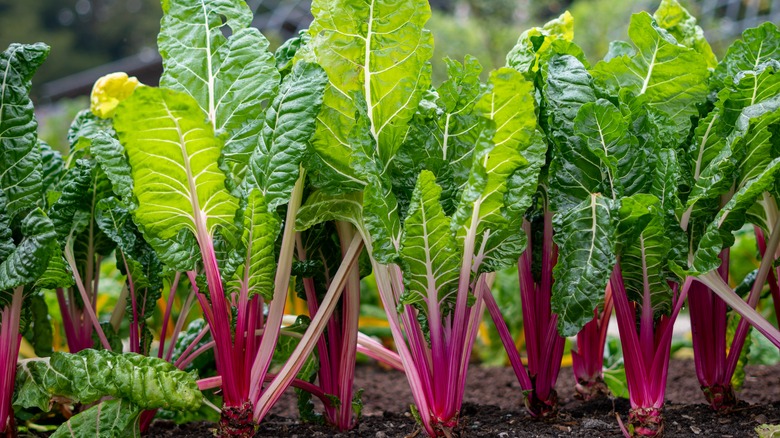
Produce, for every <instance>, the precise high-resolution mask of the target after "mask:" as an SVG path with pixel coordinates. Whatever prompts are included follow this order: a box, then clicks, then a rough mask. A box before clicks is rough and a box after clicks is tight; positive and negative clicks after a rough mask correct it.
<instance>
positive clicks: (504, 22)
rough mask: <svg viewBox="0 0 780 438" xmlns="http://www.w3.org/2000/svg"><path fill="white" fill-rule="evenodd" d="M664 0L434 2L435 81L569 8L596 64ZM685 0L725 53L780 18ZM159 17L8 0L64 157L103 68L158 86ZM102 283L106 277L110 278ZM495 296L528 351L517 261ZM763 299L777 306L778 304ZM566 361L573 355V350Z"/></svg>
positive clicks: (496, 351)
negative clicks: (42, 45) (40, 57)
mask: <svg viewBox="0 0 780 438" xmlns="http://www.w3.org/2000/svg"><path fill="white" fill-rule="evenodd" d="M246 1H247V4H248V5H249V7H250V8H251V9H252V11H254V13H255V21H254V23H253V24H254V25H255V26H256V27H258V28H259V29H260V30H261V31H262V32H263V33H264V34H265V35H266V36H267V37H268V39H269V40H270V41H271V46H272V47H271V48H272V49H275V48H276V47H277V46H278V45H279V44H281V42H282V41H284V40H285V39H287V38H289V37H291V36H293V35H295V34H296V33H297V32H298V30H300V29H304V28H306V27H307V26H308V24H309V22H310V20H311V15H310V12H309V7H310V0H246ZM659 2H660V0H431V6H432V9H433V14H432V17H431V19H430V21H429V23H428V28H429V29H431V31H432V32H433V34H434V38H435V52H434V59H433V61H434V62H433V74H434V79H433V81H434V84H438V83H440V82H441V81H442V80H444V78H445V73H446V72H445V64H444V63H443V62H440V61H441V59H442V58H444V57H450V58H453V59H456V60H463V58H464V56H465V55H467V54H472V55H475V56H477V58H478V59H479V61H480V62H481V63H482V65H483V74H484V75H485V76H486V75H487V72H489V71H490V70H492V69H494V68H497V67H500V66H503V65H504V63H505V55H506V53H507V52H508V51H509V50H510V49H511V48H512V47H513V46H514V44H515V42H516V41H517V38H518V37H519V35H520V34H521V33H522V32H523V31H524V30H526V29H528V28H530V27H533V26H541V25H542V24H544V23H545V22H546V21H548V20H550V19H552V18H555V17H557V16H558V15H560V14H561V13H563V12H564V11H566V10H569V11H570V12H571V14H572V15H573V16H574V20H575V42H576V43H577V44H579V45H580V46H581V47H582V48H583V50H584V52H585V53H586V54H587V56H588V57H589V60H590V61H591V63H595V62H597V61H598V60H599V59H601V58H602V57H603V56H604V54H605V53H606V52H607V48H608V44H609V42H610V41H613V40H618V39H622V40H625V39H627V35H626V29H627V26H628V22H629V18H630V16H631V14H633V13H635V12H638V11H641V10H648V11H652V10H654V9H655V8H656V7H657V6H658V3H659ZM683 3H684V4H685V6H686V7H687V8H688V9H689V10H690V11H691V12H692V13H693V14H694V15H695V16H697V17H700V24H701V25H702V27H703V28H704V30H705V35H706V36H707V38H708V40H709V41H710V42H711V44H712V46H713V49H714V51H715V53H716V55H718V56H719V57H720V56H722V55H723V53H724V50H725V47H727V46H728V45H729V44H730V43H731V41H733V39H735V38H736V37H737V36H738V35H739V34H740V33H741V31H742V30H743V29H744V28H747V27H751V26H755V25H757V24H758V23H760V22H762V21H773V22H778V21H780V0H687V1H685V0H683ZM161 15H162V12H161V8H160V2H159V0H0V46H2V47H3V48H5V47H6V46H8V44H10V43H11V42H21V43H31V42H35V41H44V42H46V43H47V44H49V45H50V46H51V47H52V50H51V55H50V57H49V59H48V60H47V61H46V63H45V64H44V65H43V67H42V68H41V69H40V70H39V73H38V74H37V76H36V78H35V79H34V81H35V85H34V87H33V93H34V97H35V99H36V101H37V102H36V103H37V105H36V109H37V110H38V112H39V120H40V130H39V132H40V136H41V137H42V138H43V139H44V140H46V141H47V142H48V143H49V144H51V145H53V146H54V147H55V148H57V149H59V150H60V151H61V152H63V154H66V155H67V153H68V150H67V148H68V146H67V141H66V134H67V131H68V127H69V125H70V122H71V120H73V117H74V116H75V114H76V113H77V112H78V111H79V110H81V109H84V108H87V107H88V105H89V102H88V100H87V97H86V95H87V94H88V93H89V88H90V87H91V84H92V83H93V82H94V81H95V80H96V79H97V78H98V77H100V76H102V75H103V74H106V73H108V72H110V71H115V70H126V71H129V72H130V73H131V74H133V73H134V70H133V69H135V68H138V69H139V71H141V70H142V69H144V70H143V72H144V74H146V75H147V76H146V77H145V78H144V79H142V80H143V81H144V82H146V83H147V84H151V85H154V84H156V78H155V76H154V75H155V74H157V75H159V71H161V67H160V66H159V62H160V61H159V59H160V58H159V56H158V55H157V51H156V35H157V32H158V30H159V20H160V16H161ZM155 69H157V70H155ZM155 72H156V73H155ZM139 77H141V76H140V75H139ZM732 251H733V253H732V260H741V261H743V262H742V264H736V263H732V266H731V270H732V272H731V278H730V280H731V282H732V283H738V282H740V281H741V279H742V278H743V277H744V276H745V275H746V274H747V273H748V272H750V271H752V270H753V269H755V268H756V266H757V265H758V263H757V257H756V256H757V251H756V246H755V237H754V236H753V233H752V230H750V229H745V230H743V231H742V232H740V233H739V236H738V243H737V245H736V246H735V248H734V249H733V250H732ZM102 271H103V277H104V278H106V280H105V281H106V282H107V284H110V285H111V287H108V288H106V289H104V290H107V291H108V293H107V294H106V296H105V297H104V298H102V301H101V302H100V303H99V306H100V309H99V310H101V311H102V312H101V314H102V315H103V316H104V317H105V316H107V315H110V314H111V313H112V310H113V309H114V307H115V306H117V305H123V304H121V303H117V297H118V295H119V293H120V291H121V288H122V284H123V282H124V278H123V277H122V276H121V275H120V274H119V273H118V271H117V270H116V267H115V264H114V262H113V260H105V261H104V263H103V270H102ZM103 281H104V280H102V279H101V284H103ZM373 285H374V283H373V281H371V279H370V278H367V279H364V281H363V290H364V293H363V296H362V300H363V301H362V304H361V330H363V331H364V332H366V333H367V334H369V335H374V336H378V337H380V338H382V339H383V340H384V341H385V342H386V343H388V344H389V343H391V337H390V336H389V330H388V328H387V322H386V320H385V317H384V311H383V310H382V308H381V305H380V303H379V300H378V298H377V295H376V293H375V291H374V287H375V286H373ZM733 285H734V284H733ZM493 293H494V295H495V297H496V299H497V301H498V303H499V305H500V306H501V307H502V309H503V311H504V314H505V316H506V318H507V324H508V326H509V327H510V329H511V330H512V333H513V335H514V336H515V338H516V340H517V346H518V348H521V349H522V339H523V337H522V312H521V309H520V302H519V301H520V300H519V286H518V280H517V270H516V269H508V270H505V271H502V272H500V273H499V274H498V277H497V280H496V284H495V286H494V288H493ZM52 297H53V295H49V296H47V301H51V302H50V303H49V308H50V309H51V310H52V318H53V322H54V327H55V333H54V336H55V347H59V348H64V347H63V346H64V342H63V340H62V335H61V333H60V330H59V325H60V324H59V323H58V318H59V316H58V313H57V311H56V309H57V306H56V303H55V301H56V300H54V299H53V298H52ZM50 298H51V299H50ZM177 299H179V297H178V296H177ZM762 307H765V309H769V308H770V307H771V304H770V305H766V306H762ZM177 308H178V307H177ZM288 310H289V311H290V312H295V313H299V312H300V313H305V312H304V310H305V306H304V305H303V304H302V303H301V302H296V298H295V297H294V294H293V295H291V298H290V302H289V305H288ZM193 313H197V312H193ZM193 316H194V317H197V315H193ZM155 320H159V318H155ZM158 329H159V328H158ZM158 333H159V331H158ZM758 338H761V337H758ZM497 339H498V338H497V335H496V332H495V327H494V326H493V324H492V322H490V320H489V318H486V322H485V323H484V324H483V326H482V327H481V329H480V336H479V338H478V342H477V347H476V349H475V359H478V360H480V361H482V362H483V363H487V364H492V365H503V364H506V360H507V359H506V354H505V353H504V352H503V347H502V345H501V343H500V342H498V341H497ZM761 339H762V338H761ZM765 344H766V343H765V342H763V341H762V340H756V341H755V342H754V343H753V345H754V346H753V347H752V349H751V353H750V354H751V359H752V360H753V361H754V362H773V361H777V360H780V356H777V352H776V350H774V349H772V348H769V347H767V346H766V345H765ZM677 345H678V346H679V349H680V351H681V352H683V353H685V352H686V351H687V352H690V340H689V339H681V340H679V341H678V344H677ZM568 348H569V345H567V349H568ZM773 352H774V353H773ZM619 353H620V352H619V344H618V343H617V341H616V340H612V341H611V342H610V346H609V348H608V349H607V353H606V356H607V361H606V366H607V368H608V369H609V370H610V373H609V376H610V379H611V382H610V386H611V387H613V386H614V388H613V390H614V391H615V392H616V393H619V392H620V390H619V389H616V388H619V387H620V386H621V382H624V378H623V379H622V380H621V378H620V376H621V373H622V363H621V362H620V360H619V357H620V354H619ZM689 354H690V353H688V355H689ZM683 355H685V354H683ZM762 359H763V360H762ZM565 360H566V361H569V360H570V359H569V355H568V354H567V355H566V356H565ZM622 384H623V385H624V383H622Z"/></svg>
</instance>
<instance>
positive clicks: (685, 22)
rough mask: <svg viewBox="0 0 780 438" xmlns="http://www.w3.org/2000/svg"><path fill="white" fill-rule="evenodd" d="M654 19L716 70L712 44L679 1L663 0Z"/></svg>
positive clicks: (716, 62) (709, 66) (716, 61)
mask: <svg viewBox="0 0 780 438" xmlns="http://www.w3.org/2000/svg"><path fill="white" fill-rule="evenodd" d="M653 19H654V20H655V21H656V22H657V23H658V25H659V26H661V27H662V28H664V29H666V30H667V31H668V32H669V33H670V34H672V36H674V38H675V39H676V40H677V42H678V43H680V44H682V45H684V46H686V47H690V48H692V49H694V50H696V51H697V52H699V53H700V54H701V55H702V56H703V57H704V59H705V60H706V61H707V67H708V68H715V66H716V65H717V64H718V60H717V58H716V57H715V54H714V53H712V47H710V43H708V42H707V39H706V38H704V31H703V30H702V29H701V27H699V26H698V25H697V24H696V18H695V17H694V16H693V15H691V14H690V13H689V12H688V11H687V10H686V9H685V8H684V7H682V5H680V3H679V2H678V1H677V0H661V4H660V5H659V6H658V9H656V11H655V14H653Z"/></svg>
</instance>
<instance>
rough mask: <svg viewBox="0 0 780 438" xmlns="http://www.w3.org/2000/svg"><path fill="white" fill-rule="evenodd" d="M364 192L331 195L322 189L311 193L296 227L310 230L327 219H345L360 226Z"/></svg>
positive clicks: (300, 229)
mask: <svg viewBox="0 0 780 438" xmlns="http://www.w3.org/2000/svg"><path fill="white" fill-rule="evenodd" d="M362 204H363V194H362V193H361V192H353V193H348V194H345V195H336V196H333V195H329V194H327V193H324V192H322V191H315V192H313V193H311V194H310V195H309V196H308V197H307V198H306V202H304V204H303V205H302V206H301V209H300V210H299V211H298V216H297V217H296V222H295V228H296V229H297V230H298V231H304V230H308V229H309V228H311V227H312V226H314V225H316V224H318V223H321V222H325V221H334V220H338V221H345V222H351V223H352V224H355V225H356V226H359V221H360V218H362V217H363V205H362Z"/></svg>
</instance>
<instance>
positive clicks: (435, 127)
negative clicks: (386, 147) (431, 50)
mask: <svg viewBox="0 0 780 438" xmlns="http://www.w3.org/2000/svg"><path fill="white" fill-rule="evenodd" d="M445 62H446V63H447V70H448V73H449V77H448V79H447V80H446V81H445V82H444V83H442V85H441V86H440V87H439V88H438V90H436V92H430V93H428V94H427V95H426V96H425V98H424V99H423V100H422V101H421V102H420V106H419V108H418V112H417V114H416V115H415V116H414V118H413V119H412V121H411V122H410V124H409V126H410V129H409V133H408V135H407V137H406V139H405V140H404V142H403V144H402V145H401V147H400V149H399V150H398V153H397V154H396V156H395V159H394V160H393V162H392V163H391V167H390V169H391V180H392V184H393V191H394V192H395V193H396V196H397V197H398V201H399V204H400V208H401V213H402V214H403V213H405V211H406V208H407V206H408V204H409V197H410V196H411V192H412V191H413V188H414V186H415V180H416V179H417V176H418V175H419V174H420V172H421V171H422V170H423V169H427V170H430V171H431V172H433V173H434V174H435V175H436V182H437V184H439V185H440V186H442V199H441V202H442V206H443V208H444V212H445V214H452V211H453V210H454V209H455V205H456V204H457V200H458V198H459V195H460V191H461V190H462V189H463V186H464V185H465V184H466V181H468V176H469V170H470V169H471V150H472V148H473V145H474V142H475V141H476V138H475V134H476V133H478V132H479V131H478V130H477V129H475V127H476V126H477V124H478V123H479V115H477V114H475V113H474V111H473V110H474V104H475V103H476V101H477V99H478V98H479V96H480V94H481V92H482V84H481V83H480V81H479V74H480V72H481V71H482V66H481V65H480V64H479V62H478V61H477V60H476V58H472V57H469V56H467V57H466V58H465V59H464V61H463V64H460V63H459V62H457V61H453V60H450V59H445Z"/></svg>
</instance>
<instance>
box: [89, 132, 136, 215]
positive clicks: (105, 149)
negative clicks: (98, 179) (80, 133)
mask: <svg viewBox="0 0 780 438" xmlns="http://www.w3.org/2000/svg"><path fill="white" fill-rule="evenodd" d="M90 152H91V153H92V155H93V156H94V157H95V161H96V162H97V164H98V165H99V166H100V168H101V169H102V170H103V172H105V174H106V176H107V177H108V179H109V180H110V181H111V185H112V187H113V190H114V193H115V194H116V195H117V196H119V199H121V200H123V201H124V202H125V203H128V205H133V204H132V202H133V177H132V175H131V171H130V165H129V164H128V162H127V157H126V156H125V148H124V147H122V144H121V143H119V141H118V140H117V139H115V138H114V137H112V136H110V135H108V134H107V133H105V132H98V133H96V134H95V135H94V137H92V145H91V147H90Z"/></svg>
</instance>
